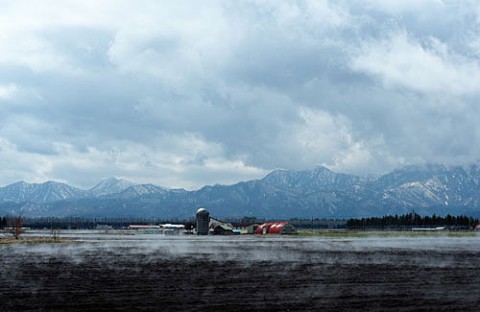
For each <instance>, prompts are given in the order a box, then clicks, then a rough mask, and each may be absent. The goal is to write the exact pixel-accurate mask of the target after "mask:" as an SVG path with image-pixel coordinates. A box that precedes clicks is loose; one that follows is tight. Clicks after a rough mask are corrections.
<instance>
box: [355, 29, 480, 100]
mask: <svg viewBox="0 0 480 312" xmlns="http://www.w3.org/2000/svg"><path fill="white" fill-rule="evenodd" d="M351 66H352V68H353V69H354V70H356V71H359V72H363V73H366V74H368V75H371V76H373V77H374V78H377V79H379V80H380V81H381V82H382V84H383V85H384V86H386V87H387V88H406V89H408V90H411V91H416V92H422V93H425V94H432V93H440V94H444V93H446V94H452V95H473V94H478V93H479V92H480V88H479V87H478V86H479V85H480V64H479V63H478V61H476V60H471V59H466V58H463V57H462V56H460V55H456V54H455V53H453V52H451V51H449V49H448V47H447V46H446V45H445V44H444V43H442V42H440V41H439V40H438V39H436V38H430V40H429V41H427V42H425V43H424V44H421V43H420V42H418V41H417V40H415V39H414V38H412V37H411V36H409V35H407V34H406V33H405V32H401V33H398V34H394V35H392V36H390V37H389V38H387V39H383V40H380V41H378V40H371V41H367V43H365V44H364V45H363V46H362V48H361V51H360V53H359V55H357V56H356V57H354V58H353V60H352V64H351Z"/></svg>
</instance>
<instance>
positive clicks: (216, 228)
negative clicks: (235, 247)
mask: <svg viewBox="0 0 480 312" xmlns="http://www.w3.org/2000/svg"><path fill="white" fill-rule="evenodd" d="M195 219H196V220H195V221H196V229H197V235H209V234H213V235H234V234H240V231H239V230H237V229H234V227H233V226H232V224H230V223H226V222H223V221H220V220H218V219H215V218H213V217H210V213H209V212H208V211H207V210H206V209H205V208H200V209H198V211H197V214H196V217H195Z"/></svg>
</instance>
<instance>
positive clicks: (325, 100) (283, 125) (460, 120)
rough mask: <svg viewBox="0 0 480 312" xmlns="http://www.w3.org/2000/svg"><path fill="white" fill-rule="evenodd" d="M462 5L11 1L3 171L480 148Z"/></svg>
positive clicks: (293, 164) (347, 168)
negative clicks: (59, 2)
mask: <svg viewBox="0 0 480 312" xmlns="http://www.w3.org/2000/svg"><path fill="white" fill-rule="evenodd" d="M479 13H480V9H479V6H478V4H477V3H476V2H474V1H472V2H466V1H435V0H425V1H388V2H386V1H370V0H365V1H282V2H280V3H279V2H277V1H242V2H238V1H205V2H204V1H202V2H191V1H179V2H175V3H172V2H168V1H165V2H162V1H143V2H142V5H139V4H137V3H136V2H132V1H102V2H101V3H100V4H99V3H97V2H96V1H65V2H62V4H61V5H58V3H56V2H54V1H45V2H43V3H42V5H41V6H40V5H39V4H38V3H37V2H35V1H5V3H4V8H3V9H2V13H1V15H0V16H1V19H0V20H1V21H2V22H1V26H2V27H1V28H0V29H1V30H0V72H1V75H0V113H1V114H0V121H1V125H0V143H1V147H2V148H1V150H0V160H1V161H2V162H3V163H8V164H10V165H9V167H8V168H3V169H2V180H1V181H2V182H3V183H2V184H6V183H10V182H14V181H16V180H20V179H25V180H27V181H43V180H46V179H56V180H61V181H66V182H70V183H72V184H76V185H79V186H91V185H92V184H94V183H95V182H96V181H97V180H98V179H100V178H102V177H107V176H118V177H124V178H128V179H131V180H137V181H139V182H153V183H157V184H161V185H165V186H173V187H187V188H195V187H199V186H202V185H204V184H210V183H232V182H235V181H239V180H245V179H251V178H258V177H261V176H262V175H263V174H265V173H266V172H268V171H269V170H271V169H274V168H279V167H281V168H288V169H300V168H311V167H313V166H316V165H327V166H329V167H330V168H332V169H334V170H339V171H344V172H355V173H381V172H384V171H386V170H390V169H393V168H395V167H397V166H399V165H402V164H408V163H417V162H442V163H446V164H457V163H465V162H471V161H474V160H476V159H477V158H478V154H479V152H480V150H479V149H480V147H478V146H480V144H472V142H477V141H479V139H480V131H479V127H478V125H477V122H476V121H477V120H478V117H480V116H479V110H478V108H477V106H478V105H477V104H476V98H478V95H479V93H480V90H479V87H478V86H479V85H480V74H479V72H480V70H479V69H480V68H479V66H480V65H479V57H480V40H479V39H477V38H480V37H479V36H478V35H479V32H480V31H479V25H480V24H479V22H480V19H479V16H480V14H479Z"/></svg>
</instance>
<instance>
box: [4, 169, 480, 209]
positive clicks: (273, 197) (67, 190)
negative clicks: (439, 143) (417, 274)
mask: <svg viewBox="0 0 480 312" xmlns="http://www.w3.org/2000/svg"><path fill="white" fill-rule="evenodd" d="M22 207H23V208H22ZM198 207H206V208H207V209H208V210H209V211H211V213H212V214H214V215H217V216H221V217H233V216H237V217H242V216H256V217H266V218H294V217H300V218H313V217H315V218H346V217H360V216H362V217H363V216H381V215H386V214H402V213H405V212H411V211H412V210H415V211H416V212H418V213H421V214H432V213H436V214H438V215H442V214H446V213H451V214H466V215H475V216H476V215H480V170H479V167H478V165H477V164H473V165H469V166H452V167H447V166H445V165H435V164H429V165H423V166H406V167H402V168H398V169H395V170H393V171H391V172H389V173H387V174H384V175H382V176H379V177H377V178H364V177H361V176H357V175H352V174H344V173H335V172H333V171H331V170H329V169H327V168H325V167H316V168H313V169H311V170H274V171H272V172H270V173H269V174H267V175H266V176H265V177H263V178H261V179H256V180H250V181H242V182H238V183H236V184H232V185H206V186H204V187H202V188H200V189H198V190H194V191H187V190H183V189H176V190H170V189H167V188H164V187H160V186H156V185H153V184H134V183H132V182H129V181H126V180H121V179H116V178H109V179H105V180H102V181H101V182H99V183H98V184H97V185H95V186H94V187H92V188H91V189H89V190H81V189H78V188H74V187H71V186H69V185H67V184H64V183H59V182H53V181H47V182H45V183H41V184H28V183H26V182H23V181H20V182H16V183H13V184H10V185H7V186H5V187H0V215H2V214H15V213H17V214H18V213H19V212H20V211H22V213H24V214H25V215H28V216H59V217H60V216H130V217H165V218H191V217H192V216H193V214H194V212H195V211H196V209H197V208H198ZM27 208H28V209H27ZM22 209H23V210H22Z"/></svg>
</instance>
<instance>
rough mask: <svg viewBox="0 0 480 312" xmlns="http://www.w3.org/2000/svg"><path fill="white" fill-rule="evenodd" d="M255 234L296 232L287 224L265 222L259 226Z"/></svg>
mask: <svg viewBox="0 0 480 312" xmlns="http://www.w3.org/2000/svg"><path fill="white" fill-rule="evenodd" d="M255 234H297V230H296V229H295V227H294V226H293V225H291V224H289V223H288V222H267V223H263V224H261V225H259V226H258V227H257V229H256V231H255Z"/></svg>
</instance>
